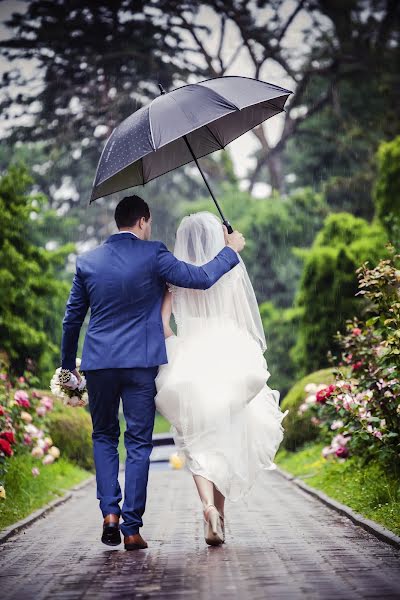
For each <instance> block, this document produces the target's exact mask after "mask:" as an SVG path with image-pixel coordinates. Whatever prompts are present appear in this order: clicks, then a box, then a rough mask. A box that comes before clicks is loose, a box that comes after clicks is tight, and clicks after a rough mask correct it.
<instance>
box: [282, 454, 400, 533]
mask: <svg viewBox="0 0 400 600" xmlns="http://www.w3.org/2000/svg"><path fill="white" fill-rule="evenodd" d="M322 447H323V444H315V443H309V444H307V445H305V446H304V448H303V450H300V451H298V452H288V451H287V450H285V449H280V450H279V451H278V453H277V455H276V459H275V462H276V464H277V465H278V466H280V467H281V468H282V469H284V470H285V471H287V472H289V473H292V474H293V475H295V476H297V477H298V478H299V479H302V480H304V482H305V483H307V485H310V486H311V487H314V488H317V489H319V490H321V491H322V492H324V493H325V494H327V495H328V496H330V497H331V498H334V499H335V500H338V501H339V502H342V503H343V504H346V505H347V506H349V507H350V508H352V509H353V510H354V511H356V512H358V513H360V514H361V515H363V516H364V517H367V518H368V519H372V520H373V521H375V522H377V523H380V524H381V525H383V526H384V527H387V529H390V530H391V531H393V532H394V533H396V534H397V535H400V477H399V476H397V477H396V476H395V474H394V473H389V472H387V470H385V469H384V468H383V467H382V465H381V464H379V463H377V462H370V463H369V464H368V465H365V466H362V464H361V460H360V459H359V458H358V457H351V458H349V459H347V460H345V461H344V462H334V461H331V460H329V459H328V460H327V459H325V458H323V457H322V456H321V450H322Z"/></svg>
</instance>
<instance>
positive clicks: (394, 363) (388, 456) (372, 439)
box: [298, 247, 400, 465]
mask: <svg viewBox="0 0 400 600" xmlns="http://www.w3.org/2000/svg"><path fill="white" fill-rule="evenodd" d="M389 250H390V253H391V258H390V259H388V260H382V261H380V263H379V264H378V265H377V266H376V267H375V268H372V269H371V268H369V267H368V264H367V263H365V264H364V265H362V267H360V269H358V270H357V275H358V278H359V289H360V291H359V292H358V294H360V295H363V296H364V298H365V301H366V304H365V312H366V315H367V317H368V318H366V319H365V320H360V319H357V318H354V319H353V320H351V321H348V322H347V325H346V326H347V331H346V333H345V334H340V333H338V334H337V336H336V338H337V340H338V342H339V344H340V347H341V349H342V352H341V356H340V357H331V358H332V362H333V363H335V364H336V382H335V383H334V384H330V385H320V386H317V385H312V384H311V385H309V386H306V389H305V391H306V393H307V394H308V395H307V397H306V399H305V401H304V402H303V403H302V404H301V405H300V407H299V409H298V414H299V415H303V414H304V413H305V412H306V411H311V412H312V416H311V421H312V423H313V424H314V425H317V426H318V427H319V428H320V431H321V437H322V439H324V440H326V442H327V445H326V446H325V447H324V449H323V455H324V456H325V457H328V456H330V455H335V456H337V457H339V458H343V459H344V458H347V457H348V456H350V455H351V454H357V455H360V456H363V457H364V458H365V460H370V459H371V458H373V457H377V458H378V459H379V460H382V461H384V462H385V463H392V464H396V465H399V464H400V439H399V437H400V268H399V261H400V255H398V254H396V253H395V251H394V249H393V248H392V247H389ZM346 367H347V371H348V368H349V367H350V373H351V375H350V376H348V377H347V378H346V377H345V376H344V371H345V368H346ZM333 433H334V435H333Z"/></svg>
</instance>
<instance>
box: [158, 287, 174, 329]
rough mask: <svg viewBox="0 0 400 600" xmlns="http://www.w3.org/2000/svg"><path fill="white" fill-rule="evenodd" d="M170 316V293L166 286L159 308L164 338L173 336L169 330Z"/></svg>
mask: <svg viewBox="0 0 400 600" xmlns="http://www.w3.org/2000/svg"><path fill="white" fill-rule="evenodd" d="M171 314H172V292H170V291H169V289H168V286H165V293H164V300H163V303H162V306H161V318H162V322H163V327H164V336H165V338H168V337H170V336H171V335H174V332H173V331H172V329H171V326H170V321H171Z"/></svg>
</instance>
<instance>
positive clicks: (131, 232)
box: [117, 231, 139, 239]
mask: <svg viewBox="0 0 400 600" xmlns="http://www.w3.org/2000/svg"><path fill="white" fill-rule="evenodd" d="M117 233H130V234H131V235H134V236H135V237H136V238H138V236H137V235H136V233H133V231H117ZM138 239H139V238H138Z"/></svg>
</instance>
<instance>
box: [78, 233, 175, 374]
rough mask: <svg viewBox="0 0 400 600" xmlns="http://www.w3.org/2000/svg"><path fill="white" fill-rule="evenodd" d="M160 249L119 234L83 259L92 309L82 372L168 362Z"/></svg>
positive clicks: (82, 276)
mask: <svg viewBox="0 0 400 600" xmlns="http://www.w3.org/2000/svg"><path fill="white" fill-rule="evenodd" d="M159 245H160V244H159V243H157V242H149V241H143V240H140V239H138V238H137V237H135V236H133V235H132V234H129V233H128V234H116V235H113V236H111V237H110V238H109V239H108V240H107V242H106V243H105V244H103V245H102V246H99V247H98V248H96V249H95V250H92V251H90V252H88V253H86V254H84V255H82V256H81V257H79V259H78V261H77V267H78V268H79V270H80V274H81V278H82V280H83V283H84V286H85V289H86V292H87V295H88V301H89V305H90V309H91V315H90V322H89V327H88V331H87V334H86V338H85V343H84V348H83V357H82V367H81V368H82V369H83V370H89V369H106V368H127V367H152V366H157V365H159V364H163V363H165V362H166V355H165V345H164V343H163V339H164V338H163V327H162V321H161V316H160V314H161V302H162V299H163V293H164V282H163V281H162V279H161V278H160V276H159V275H158V273H157V272H156V269H155V266H156V265H155V263H156V257H157V252H158V249H159ZM151 340H152V341H153V343H152V342H151ZM154 342H155V343H154Z"/></svg>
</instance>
